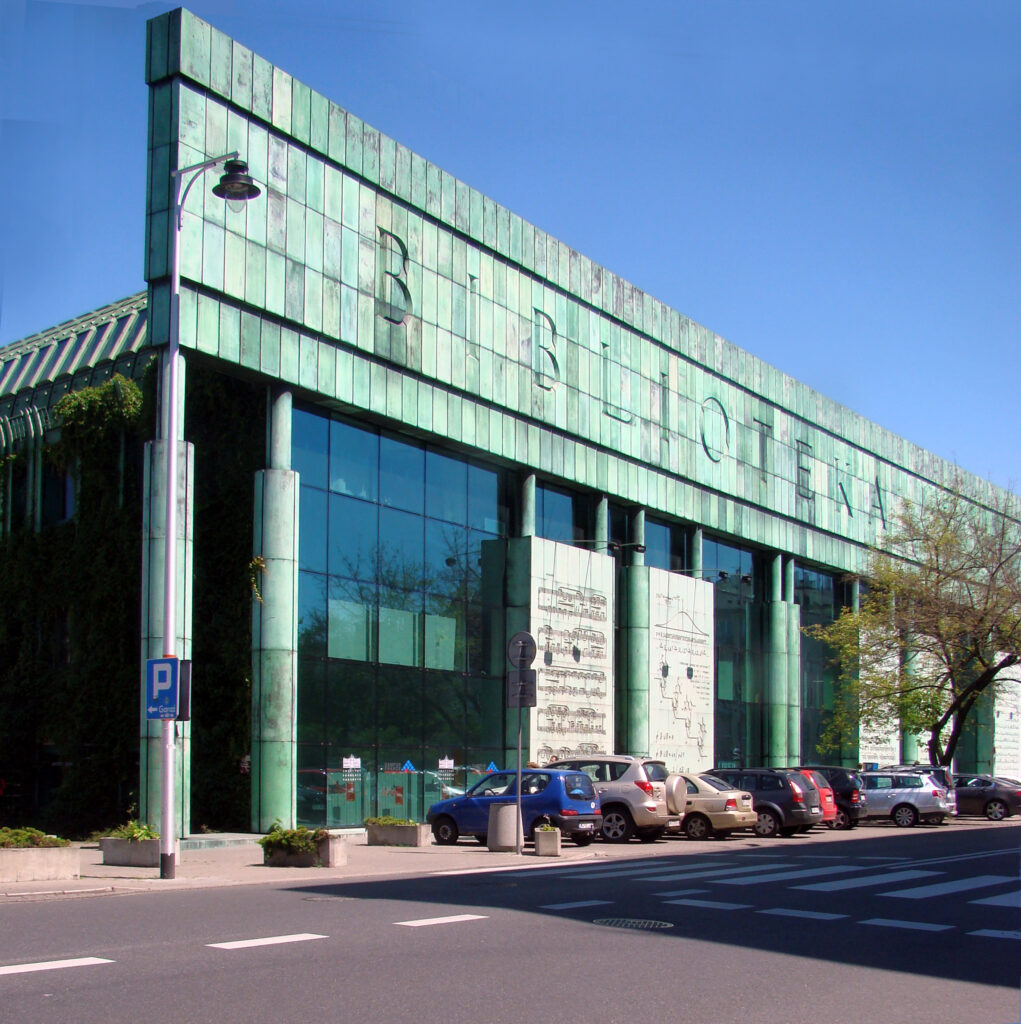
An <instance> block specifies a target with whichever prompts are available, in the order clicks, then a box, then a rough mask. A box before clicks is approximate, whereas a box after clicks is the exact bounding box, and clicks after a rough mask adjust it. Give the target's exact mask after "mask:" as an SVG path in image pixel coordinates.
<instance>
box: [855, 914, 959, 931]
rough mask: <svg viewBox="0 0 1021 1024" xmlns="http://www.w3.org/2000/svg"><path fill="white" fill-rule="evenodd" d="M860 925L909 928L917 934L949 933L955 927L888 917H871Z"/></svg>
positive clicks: (860, 922)
mask: <svg viewBox="0 0 1021 1024" xmlns="http://www.w3.org/2000/svg"><path fill="white" fill-rule="evenodd" d="M858 923H859V924H875V925H879V926H880V927H881V928H907V929H910V930H912V931H916V932H948V931H951V930H952V929H953V927H954V926H953V925H952V924H926V923H925V922H924V921H894V920H892V919H890V918H888V917H870V918H869V919H868V920H867V921H859V922H858Z"/></svg>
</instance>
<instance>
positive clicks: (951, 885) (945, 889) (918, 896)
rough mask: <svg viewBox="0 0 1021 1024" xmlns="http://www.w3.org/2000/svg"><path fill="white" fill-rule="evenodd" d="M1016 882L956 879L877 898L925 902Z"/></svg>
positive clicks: (997, 878)
mask: <svg viewBox="0 0 1021 1024" xmlns="http://www.w3.org/2000/svg"><path fill="white" fill-rule="evenodd" d="M1013 881H1016V876H1015V877H1014V878H1011V877H1010V876H1008V875H977V876H976V877H974V878H956V879H954V880H953V881H952V882H938V883H937V884H936V885H919V886H916V887H915V888H913V889H896V890H894V891H893V892H881V893H878V894H877V895H879V896H895V897H897V899H901V900H927V899H929V898H930V897H932V896H943V895H944V894H945V893H949V892H965V891H967V890H968V889H985V888H987V887H988V886H990V885H1002V884H1003V883H1004V882H1013Z"/></svg>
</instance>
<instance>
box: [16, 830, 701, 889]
mask: <svg viewBox="0 0 1021 1024" xmlns="http://www.w3.org/2000/svg"><path fill="white" fill-rule="evenodd" d="M258 838H259V837H258V836H256V835H249V834H226V833H217V834H211V835H203V836H192V837H189V838H188V839H184V840H182V841H181V855H180V857H179V858H178V861H177V864H176V872H175V874H176V877H175V878H172V879H163V878H160V877H159V868H133V867H115V866H112V865H104V864H103V862H102V861H103V857H102V853H101V852H100V849H99V846H98V845H97V844H95V843H80V844H74V845H77V846H79V848H80V850H81V867H80V872H81V874H80V877H79V878H76V879H60V880H53V881H45V882H38V881H37V882H0V906H3V905H4V903H5V902H8V901H13V900H18V901H22V900H29V899H47V898H49V899H52V898H57V897H61V896H73V895H82V896H84V895H100V894H102V893H128V892H160V891H166V890H171V889H203V888H212V887H216V886H225V885H267V884H268V885H281V884H283V885H289V884H299V883H303V884H307V883H308V882H312V881H314V882H317V883H319V882H324V881H331V880H336V881H352V880H355V879H366V878H384V877H387V876H391V877H392V876H401V875H406V876H415V875H430V874H436V873H444V872H462V871H492V870H493V869H508V868H540V867H552V866H554V865H557V864H563V863H571V862H573V861H578V860H584V861H594V860H598V859H603V858H606V857H607V856H608V855H609V853H610V850H611V849H612V852H613V854H614V856H615V857H620V856H621V855H622V854H624V855H627V854H628V853H630V852H631V850H632V849H633V855H639V854H640V855H643V856H650V855H652V854H654V853H657V852H670V853H675V854H677V853H681V852H682V850H683V848H684V845H685V844H684V843H683V842H680V843H673V842H672V843H669V844H663V843H657V844H655V846H656V847H659V848H660V849H658V850H657V849H654V848H653V847H652V846H651V845H650V846H647V845H645V844H637V843H636V844H629V847H630V849H629V847H622V846H615V847H612V848H609V847H607V846H606V845H604V844H600V843H596V844H593V845H591V846H586V847H579V846H575V845H574V844H573V843H571V842H570V841H565V842H564V844H563V846H562V853H561V856H560V857H559V858H551V857H536V856H535V854H534V853H533V851H532V847H531V845H527V844H526V846H525V849H524V853H523V854H522V855H521V856H520V857H519V856H518V855H517V854H516V853H492V852H490V851H489V850H488V849H487V848H486V847H485V846H480V845H479V844H478V843H475V842H471V841H468V840H462V841H461V842H459V843H458V844H457V845H456V846H436V845H431V846H424V847H405V846H369V845H368V843H367V841H366V837H365V833H364V831H363V830H355V831H353V832H352V833H351V834H349V835H348V836H347V842H348V862H347V865H346V866H344V867H336V868H270V867H266V866H264V865H263V863H262V847H261V846H259V845H258V844H257V843H256V839H258ZM664 846H666V849H663V847H664Z"/></svg>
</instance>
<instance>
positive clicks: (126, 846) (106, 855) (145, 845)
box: [99, 836, 181, 868]
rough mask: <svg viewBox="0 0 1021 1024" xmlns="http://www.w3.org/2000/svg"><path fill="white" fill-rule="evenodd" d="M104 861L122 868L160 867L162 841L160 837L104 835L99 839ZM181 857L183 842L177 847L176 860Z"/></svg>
mask: <svg viewBox="0 0 1021 1024" xmlns="http://www.w3.org/2000/svg"><path fill="white" fill-rule="evenodd" d="M99 848H100V850H102V851H103V863H104V864H113V865H115V866H117V867H122V868H158V867H159V866H160V841H159V840H158V839H114V838H113V837H112V836H104V837H103V838H102V839H100V840H99ZM180 859H181V844H180V843H179V842H178V843H177V845H176V848H175V853H174V860H175V862H176V861H179V860H180Z"/></svg>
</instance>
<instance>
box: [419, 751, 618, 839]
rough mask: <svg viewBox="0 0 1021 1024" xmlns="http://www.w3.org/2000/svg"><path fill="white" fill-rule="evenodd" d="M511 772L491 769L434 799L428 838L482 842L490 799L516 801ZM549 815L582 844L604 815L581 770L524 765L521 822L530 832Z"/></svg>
mask: <svg viewBox="0 0 1021 1024" xmlns="http://www.w3.org/2000/svg"><path fill="white" fill-rule="evenodd" d="M517 778H518V773H517V772H516V771H502V772H492V773H491V774H489V775H487V776H486V777H485V778H484V779H480V780H479V781H478V782H477V783H475V785H474V786H472V787H471V789H469V790H468V792H467V793H464V794H462V795H459V796H452V797H450V798H448V799H446V800H439V801H437V802H436V803H434V804H433V805H432V806H431V807H430V808H429V810H428V812H427V814H426V817H425V820H426V821H427V822H428V823H429V824H430V825H431V826H432V833H433V838H435V840H436V842H437V843H440V844H441V845H443V846H447V845H451V844H453V843H456V842H457V841H458V839H459V838H460V837H461V836H474V837H475V838H476V839H477V840H478V841H479V842H480V843H485V842H486V840H487V837H488V835H489V809H490V807H492V806H493V804H503V803H516V802H517ZM545 819H549V822H550V824H552V825H556V826H557V828H559V829H560V831H561V832H563V833H564V834H565V835H568V836H570V837H571V839H572V840H573V841H574V842H575V843H576V844H577V845H578V846H587V845H588V844H589V843H591V842H592V840H593V839H595V837H596V836H597V835H599V827H600V825H601V824H602V821H603V816H602V814H601V813H600V809H599V798H598V797H597V796H596V791H595V790H594V789H593V788H592V781H591V779H589V777H588V776H587V775H586V774H585V773H584V772H573V771H557V770H552V769H549V768H540V769H529V770H528V771H525V772H522V773H521V826H522V829H523V830H524V835H525V836H527V837H529V838H530V837H531V836H532V835H533V833H534V830H535V826H536V824H541V823H542V821H543V820H545Z"/></svg>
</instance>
